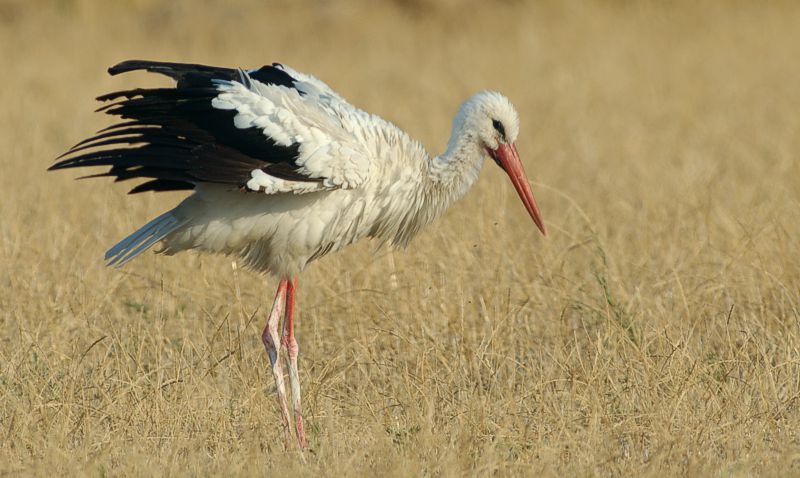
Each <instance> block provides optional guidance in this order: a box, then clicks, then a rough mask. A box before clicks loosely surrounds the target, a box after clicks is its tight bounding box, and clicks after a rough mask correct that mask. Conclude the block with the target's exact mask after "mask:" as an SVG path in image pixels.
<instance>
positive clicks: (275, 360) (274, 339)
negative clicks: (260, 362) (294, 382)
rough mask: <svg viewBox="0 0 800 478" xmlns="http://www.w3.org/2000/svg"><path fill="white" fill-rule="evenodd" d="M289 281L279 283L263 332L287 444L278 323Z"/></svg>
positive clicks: (288, 440) (286, 417)
mask: <svg viewBox="0 0 800 478" xmlns="http://www.w3.org/2000/svg"><path fill="white" fill-rule="evenodd" d="M288 284H289V281H287V280H286V279H282V280H281V281H280V283H279V284H278V291H277V292H276V293H275V302H274V303H273V304H272V311H270V314H269V319H267V325H266V327H264V331H263V332H262V333H261V341H262V342H264V347H266V349H267V355H269V362H270V364H271V365H272V375H273V376H274V377H275V386H276V388H277V390H278V405H279V406H280V408H281V415H282V416H283V431H284V435H285V439H286V445H287V446H289V444H290V443H291V439H292V435H291V431H290V426H291V425H290V423H291V422H290V419H289V407H288V406H287V404H286V385H284V381H283V367H282V366H281V360H280V358H281V357H280V348H281V340H280V335H279V334H278V325H279V322H280V319H281V315H282V312H283V305H284V303H285V301H286V290H287V288H288Z"/></svg>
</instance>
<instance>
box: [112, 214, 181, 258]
mask: <svg viewBox="0 0 800 478" xmlns="http://www.w3.org/2000/svg"><path fill="white" fill-rule="evenodd" d="M186 222H187V221H186V220H185V219H179V218H177V217H175V216H174V215H173V214H172V211H169V212H165V213H164V214H162V215H160V216H158V217H157V218H155V219H153V220H152V221H150V222H148V223H147V224H145V225H144V226H142V227H141V228H139V230H137V231H136V232H134V233H133V234H131V235H130V236H128V237H126V238H125V239H123V240H121V241H119V243H117V245H116V246H114V247H112V248H111V249H109V250H108V251H106V257H105V259H106V260H107V261H108V264H107V265H109V266H114V267H122V266H123V265H125V263H126V262H128V261H130V260H131V259H133V258H134V257H136V256H138V255H139V254H141V253H142V252H144V251H146V250H147V249H149V248H150V247H151V246H152V245H153V244H155V243H156V242H158V241H160V240H161V239H164V238H165V237H166V236H167V235H168V234H169V233H171V232H173V231H175V230H176V229H178V228H179V227H181V226H183V225H184V224H186Z"/></svg>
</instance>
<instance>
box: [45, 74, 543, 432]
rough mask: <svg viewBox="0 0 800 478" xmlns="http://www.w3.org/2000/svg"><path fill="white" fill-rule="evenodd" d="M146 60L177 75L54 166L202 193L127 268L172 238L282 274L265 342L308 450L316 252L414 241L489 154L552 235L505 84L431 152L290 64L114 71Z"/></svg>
mask: <svg viewBox="0 0 800 478" xmlns="http://www.w3.org/2000/svg"><path fill="white" fill-rule="evenodd" d="M141 69H144V70H148V71H154V72H158V73H162V74H166V75H168V76H170V77H172V78H173V79H175V80H176V81H177V85H176V87H175V88H154V89H137V90H130V91H123V92H118V93H112V94H109V95H105V96H103V97H101V98H100V99H101V100H104V101H108V100H117V101H116V102H115V103H111V104H110V105H108V106H106V107H105V108H104V110H105V111H106V112H107V113H109V114H112V115H116V116H120V117H121V118H124V119H126V120H127V121H126V122H123V123H120V124H117V125H114V126H112V127H110V128H107V129H106V130H103V131H101V132H100V133H98V134H97V135H96V136H94V137H92V138H90V139H88V140H86V141H83V142H81V143H79V144H78V145H76V146H75V147H74V148H72V149H71V150H70V151H68V152H67V153H66V154H65V156H67V158H66V159H62V160H61V161H60V162H58V163H56V164H55V165H54V166H53V169H61V168H71V167H81V166H110V167H111V169H110V170H109V171H108V172H107V173H104V174H101V175H107V176H115V177H116V178H117V180H125V179H131V178H147V179H149V181H148V182H146V183H144V184H142V185H139V186H137V187H136V188H134V189H133V191H132V192H141V191H144V190H155V191H161V190H171V189H193V190H194V192H193V193H192V195H191V196H189V197H188V198H187V199H185V200H184V201H183V202H181V203H180V204H179V205H178V206H177V207H175V208H174V209H172V210H171V211H168V212H166V213H164V214H162V215H161V216H159V217H158V218H156V219H154V220H153V221H151V222H149V223H148V224H146V225H145V226H143V227H142V228H141V229H139V230H138V231H136V232H134V233H133V234H131V235H130V236H128V237H127V238H125V239H123V240H122V241H121V242H120V243H118V244H117V245H115V246H114V247H112V248H111V249H110V250H109V251H108V252H107V254H106V259H108V260H109V263H110V264H113V265H117V266H121V265H122V264H125V263H126V262H128V261H130V260H131V259H133V258H134V257H136V256H137V255H139V254H140V253H142V252H143V251H145V250H147V249H148V248H149V247H151V246H152V245H154V244H156V243H158V242H159V241H160V242H161V243H162V248H161V251H162V252H165V253H167V254H174V253H177V252H180V251H183V250H188V249H198V250H201V251H207V252H214V253H221V254H228V255H232V256H235V257H237V258H240V259H241V260H243V261H244V263H245V264H247V265H248V266H249V267H251V268H253V269H255V270H257V271H260V272H265V273H271V274H274V275H276V276H277V277H278V278H280V279H281V282H280V286H279V289H278V294H277V296H276V301H275V304H274V305H273V309H272V313H271V314H270V317H269V320H268V324H267V327H266V328H265V331H264V334H263V339H264V343H265V345H266V347H267V351H268V353H269V355H270V361H271V363H272V369H273V373H274V374H275V379H276V381H277V383H278V395H279V399H280V404H281V408H282V413H283V417H284V422H285V426H286V427H287V430H288V427H289V415H288V410H287V408H286V407H287V405H286V394H285V389H284V385H283V372H282V369H281V365H280V360H279V350H280V348H281V343H282V344H283V345H284V346H286V348H287V351H288V355H289V362H290V368H289V377H290V383H291V387H292V392H293V393H292V399H293V401H292V404H293V408H294V414H295V425H296V428H297V434H298V439H299V441H300V444H301V446H305V443H306V441H305V434H304V431H303V422H302V415H301V411H300V390H299V378H298V376H297V350H298V348H297V344H296V341H295V339H294V332H293V331H294V329H293V310H294V291H295V286H296V282H295V281H296V277H297V275H298V274H299V273H300V272H301V271H302V270H303V269H304V268H305V267H306V266H307V265H308V264H309V263H310V262H311V261H313V260H315V259H318V258H320V257H322V256H324V255H326V254H329V253H331V252H335V251H338V250H340V249H342V248H343V247H345V246H347V245H349V244H352V243H354V242H357V241H359V240H361V239H364V238H367V237H370V238H376V239H378V240H380V241H382V242H391V243H393V244H396V245H400V246H405V245H407V244H408V242H409V241H410V240H411V239H412V238H413V237H414V236H415V235H416V234H417V233H418V232H419V231H420V229H421V228H422V227H423V226H425V225H427V224H429V223H430V222H431V221H433V220H434V219H436V218H437V217H439V216H440V215H441V214H442V213H443V212H444V211H445V210H446V208H447V207H448V206H449V205H450V204H452V203H453V202H454V201H456V200H457V199H459V198H461V197H462V196H463V195H464V194H465V193H466V192H467V191H468V190H469V188H470V187H471V186H472V184H473V183H474V182H475V180H476V179H477V178H478V175H479V172H480V169H481V166H482V165H483V162H484V160H485V158H487V157H491V158H493V159H494V160H495V162H497V164H498V165H500V166H501V167H502V168H503V169H504V170H505V171H506V172H507V173H508V175H509V177H510V178H511V180H512V183H513V184H514V186H515V188H516V189H517V191H518V193H519V195H520V198H521V199H522V201H523V203H524V204H525V207H526V208H527V210H528V212H529V214H530V215H531V217H532V218H533V220H534V221H535V222H536V224H537V226H538V227H539V228H540V229H541V230H542V232H543V233H544V226H543V224H542V222H541V218H540V215H539V212H538V209H537V207H536V203H535V202H534V200H533V196H532V194H531V192H530V187H529V186H528V181H527V177H526V176H525V173H524V170H523V168H522V163H521V162H520V160H519V157H518V155H517V151H516V147H515V146H514V141H515V140H516V138H517V135H518V133H519V117H518V115H517V112H516V110H515V109H514V107H513V106H512V105H511V103H510V102H509V101H508V100H507V99H506V98H505V97H504V96H502V95H500V94H499V93H495V92H481V93H478V94H476V95H475V96H473V97H472V98H470V99H469V100H467V101H466V102H465V103H464V104H463V105H462V107H461V108H460V110H459V112H458V114H457V115H456V117H455V119H454V121H453V129H452V134H451V137H450V140H449V142H448V145H447V150H446V151H445V152H444V153H443V154H441V155H438V156H430V155H429V154H428V153H427V152H426V151H425V149H424V148H423V147H422V145H421V144H420V143H418V142H417V141H415V140H413V139H411V138H410V137H409V136H408V135H406V134H405V133H404V132H403V131H402V130H400V129H399V128H397V127H396V126H395V125H393V124H391V123H389V122H387V121H384V120H382V119H381V118H379V117H377V116H374V115H369V114H367V113H365V112H363V111H361V110H359V109H357V108H355V107H353V106H352V105H350V104H349V103H347V102H346V101H345V100H344V99H343V98H342V97H341V96H339V95H338V94H336V93H335V92H334V91H333V90H331V89H330V87H328V86H327V85H326V84H324V83H323V82H321V81H319V80H317V79H315V78H313V77H312V76H309V75H305V74H302V73H299V72H297V71H295V70H292V69H291V68H288V67H286V66H283V65H279V64H274V65H272V66H265V67H262V68H260V69H258V70H250V71H246V72H245V71H243V70H236V69H229V68H217V67H209V66H204V65H187V64H177V63H159V62H148V61H128V62H124V63H121V64H119V65H117V66H115V67H112V68H111V69H110V70H109V71H110V72H111V73H112V74H117V73H122V72H126V71H132V70H141ZM284 306H285V307H286V309H287V310H286V319H285V320H284V331H283V338H282V339H281V338H280V337H279V336H278V332H277V328H278V325H277V324H278V321H279V319H280V315H281V313H282V310H283V307H284Z"/></svg>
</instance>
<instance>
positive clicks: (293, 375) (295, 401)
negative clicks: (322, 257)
mask: <svg viewBox="0 0 800 478" xmlns="http://www.w3.org/2000/svg"><path fill="white" fill-rule="evenodd" d="M288 285H289V286H288V288H287V291H286V318H285V319H284V321H283V345H284V346H285V347H286V355H287V356H288V357H289V387H290V388H291V389H292V409H293V411H294V423H295V427H296V429H297V441H298V443H299V444H300V448H302V449H304V450H305V449H306V448H308V441H307V440H306V432H305V428H304V427H303V412H302V410H301V408H300V375H299V373H298V371H297V354H298V353H299V352H300V347H299V346H298V345H297V340H295V338H294V304H295V297H294V296H295V292H296V291H297V279H296V278H295V279H292V280H291V281H289V284H288Z"/></svg>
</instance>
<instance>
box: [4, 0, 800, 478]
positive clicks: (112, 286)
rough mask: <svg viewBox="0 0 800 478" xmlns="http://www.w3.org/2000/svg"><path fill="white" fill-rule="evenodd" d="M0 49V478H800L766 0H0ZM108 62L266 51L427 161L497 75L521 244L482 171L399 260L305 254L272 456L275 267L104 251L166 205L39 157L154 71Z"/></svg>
mask: <svg viewBox="0 0 800 478" xmlns="http://www.w3.org/2000/svg"><path fill="white" fill-rule="evenodd" d="M696 3H699V4H696ZM0 58H2V65H3V72H2V86H0V105H2V106H0V151H1V152H2V153H0V218H1V219H0V271H2V272H1V273H0V475H2V476H27V475H39V476H42V475H49V476H57V475H60V474H67V475H77V476H83V475H86V476H136V475H138V476H151V475H155V476H206V475H226V476H227V475H234V476H235V475H239V476H254V475H256V476H296V475H299V476H319V475H320V474H322V475H327V476H332V475H351V476H352V475H357V474H372V475H384V476H463V475H478V476H485V475H497V476H510V475H525V474H528V475H531V474H534V473H535V474H538V475H545V476H556V475H557V476H576V475H577V476H592V475H600V476H616V475H634V476H662V475H664V474H669V475H688V476H709V475H713V476H756V475H758V476H787V475H795V476H797V475H800V241H798V237H800V86H799V85H800V82H799V81H798V80H799V79H800V5H798V4H797V3H796V2H794V3H792V2H786V3H770V4H767V3H762V2H713V1H712V2H681V1H678V2H663V3H651V2H612V1H598V2H553V3H532V2H531V3H529V2H524V1H507V2H499V3H496V4H495V3H492V4H490V3H488V2H487V3H484V2H478V1H474V2H470V1H464V2H460V1H457V0H450V1H441V2H437V1H434V0H428V1H426V0H417V1H404V2H396V3H392V4H390V3H378V2H367V1H361V2H359V1H346V2H343V3H338V2H323V1H302V2H289V1H286V2H275V3H266V2H261V1H256V0H236V1H233V2H213V1H210V0H209V1H197V2H194V1H189V0H176V1H173V2H161V1H157V0H124V1H119V2H100V1H99V0H98V1H90V0H84V1H81V0H60V1H42V2H33V1H22V0H3V1H2V2H1V3H0ZM128 58H149V59H162V60H177V61H193V62H208V63H217V64H224V65H230V66H246V67H254V66H260V65H261V64H264V63H270V62H273V61H281V62H285V63H287V64H290V65H292V66H294V67H295V68H297V69H299V70H301V71H308V72H311V73H313V74H315V75H316V76H318V77H319V78H321V79H323V80H325V81H327V82H328V83H329V84H331V86H333V87H334V88H335V89H336V90H338V91H339V92H341V93H342V94H343V95H344V96H345V97H347V98H348V99H350V100H351V102H353V103H354V104H356V105H358V106H360V107H362V108H364V109H366V110H368V111H372V112H375V113H378V114H380V115H382V116H383V117H385V118H387V119H389V120H391V121H393V122H395V123H397V124H399V125H400V126H401V127H403V128H404V129H406V131H408V132H409V133H410V134H412V135H413V136H416V137H417V138H419V139H420V140H422V141H423V143H424V144H426V146H427V147H428V148H429V149H430V150H432V151H434V152H440V151H442V150H443V149H444V146H445V144H446V141H447V137H448V135H449V129H450V121H451V119H452V116H453V115H454V113H455V111H456V109H457V107H458V105H459V104H460V102H461V101H462V100H464V99H465V98H466V97H467V96H469V95H470V94H472V93H474V92H476V91H478V90H480V89H484V88H492V89H497V90H499V91H502V92H504V93H505V94H506V95H507V96H509V97H510V98H511V99H512V101H513V102H515V104H516V105H517V107H518V108H519V110H520V114H521V117H522V132H521V135H520V139H519V141H518V146H519V149H520V153H521V155H522V157H523V160H524V161H525V162H526V166H527V170H528V174H529V175H530V176H531V178H532V180H533V181H534V184H533V189H534V193H535V194H536V196H537V199H538V201H539V204H540V207H541V208H542V212H543V214H544V218H545V222H546V223H547V225H548V229H549V233H550V234H549V236H548V237H546V238H544V237H542V236H541V235H540V234H539V233H538V232H537V231H536V229H535V227H534V225H533V223H532V222H531V221H530V219H529V218H528V216H527V214H526V213H525V210H524V209H523V207H522V205H521V204H520V203H519V201H518V199H517V197H516V194H515V192H514V190H513V188H512V187H511V185H510V183H509V182H508V180H507V178H506V177H505V175H504V174H503V173H502V172H501V171H500V170H499V169H498V168H497V167H496V166H494V164H493V163H491V162H489V163H487V164H486V166H485V168H484V171H483V173H482V177H481V179H480V180H479V182H478V185H477V186H476V188H475V189H474V190H473V191H471V192H470V194H469V195H468V196H467V197H466V198H465V199H464V200H463V201H462V202H460V203H458V204H457V205H455V206H454V207H453V208H452V210H451V211H450V212H448V214H447V215H446V216H445V218H444V219H442V220H441V221H439V222H438V223H436V224H434V225H433V226H431V227H430V228H428V229H427V230H426V231H425V232H424V233H423V234H422V235H421V236H420V237H419V238H418V239H417V240H415V242H413V243H412V245H411V247H410V248H409V249H408V250H405V251H399V250H388V249H380V250H377V251H376V250H375V244H370V243H365V244H359V245H357V246H355V247H352V248H351V249H349V250H347V251H345V252H344V253H341V254H338V255H335V256H332V257H327V258H325V259H323V260H321V261H319V262H317V263H315V264H314V265H313V266H312V267H310V268H309V269H308V270H307V271H306V273H305V274H304V275H303V276H302V277H301V280H300V293H299V301H300V302H299V319H298V321H299V322H298V324H299V325H298V326H299V329H298V334H299V335H298V339H299V341H300V347H301V370H300V372H301V381H302V384H303V387H304V393H305V395H304V401H305V407H306V412H307V419H308V427H309V432H310V440H311V450H310V451H309V452H307V453H305V454H303V455H301V454H300V453H299V452H296V451H293V450H289V451H285V450H284V447H283V444H282V441H281V429H280V425H279V417H280V415H279V413H278V410H277V406H276V402H275V399H274V395H273V381H272V377H271V375H270V373H269V369H268V366H267V364H268V362H267V357H266V354H265V353H264V348H263V346H262V344H261V341H260V337H259V333H260V330H261V327H263V323H264V320H265V314H266V310H265V309H266V308H267V307H268V306H269V304H270V302H271V299H272V295H273V293H274V287H275V281H274V280H273V279H265V278H263V277H260V276H258V275H256V274H252V273H250V272H247V271H244V270H239V271H234V269H233V268H232V265H231V261H230V260H229V259H226V258H224V257H211V256H198V255H196V254H192V253H186V254H182V255H178V256H175V257H162V256H156V255H154V254H151V253H148V254H145V255H144V256H143V257H142V258H140V259H138V260H137V261H135V262H133V263H131V264H129V265H128V266H126V267H125V268H123V269H121V270H113V269H108V268H105V267H104V265H103V262H102V254H103V252H104V251H105V250H106V248H107V247H108V246H110V245H112V244H114V243H115V242H116V241H117V240H118V239H120V238H121V237H123V236H124V235H126V234H127V233H129V232H130V231H132V230H133V229H134V228H136V227H138V226H139V225H141V224H142V223H143V222H144V221H146V220H147V219H149V218H151V217H153V216H154V215H156V214H158V213H160V212H162V211H164V210H166V209H168V208H170V207H172V205H173V204H174V203H175V202H176V201H178V200H179V199H180V197H181V195H179V194H166V195H164V194H162V195H156V194H152V193H147V194H142V195H139V196H134V197H129V196H126V194H125V192H126V191H127V189H128V188H127V187H125V186H126V185H113V184H111V183H110V182H109V181H104V180H86V181H80V182H76V181H74V178H75V177H76V176H78V175H79V174H78V173H73V172H66V173H65V172H59V173H46V172H45V168H46V167H47V166H49V165H50V164H51V163H52V161H53V160H54V158H55V156H57V155H58V154H59V153H61V152H63V151H64V150H65V149H66V148H68V147H69V146H71V145H72V144H74V143H75V142H77V141H78V140H80V139H83V138H84V137H86V136H87V135H88V134H90V133H92V132H94V131H95V130H96V129H99V128H100V127H103V126H105V125H107V124H108V120H107V119H106V118H104V117H102V116H101V115H98V114H94V113H92V110H93V109H94V108H95V107H96V105H95V103H94V101H93V98H94V97H95V96H97V95H99V94H101V93H104V92H107V91H111V90H116V89H122V88H124V87H130V86H133V85H134V84H142V83H144V84H147V85H155V84H168V83H167V82H166V80H162V79H160V78H157V77H152V76H149V75H147V76H146V75H144V74H132V75H126V76H125V77H121V78H110V77H108V76H107V75H106V74H105V69H106V68H107V67H108V66H110V65H112V64H114V63H116V62H118V61H120V60H124V59H128Z"/></svg>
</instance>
